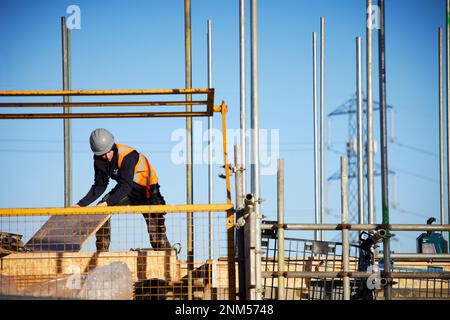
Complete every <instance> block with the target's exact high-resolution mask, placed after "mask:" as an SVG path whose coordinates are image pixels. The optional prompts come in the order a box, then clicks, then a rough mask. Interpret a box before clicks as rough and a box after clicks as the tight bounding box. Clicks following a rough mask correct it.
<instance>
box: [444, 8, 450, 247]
mask: <svg viewBox="0 0 450 320" xmlns="http://www.w3.org/2000/svg"><path fill="white" fill-rule="evenodd" d="M445 11H446V15H445V25H446V28H445V30H446V34H445V49H446V52H445V65H446V68H445V80H446V81H445V83H446V91H447V206H448V209H447V214H448V218H447V223H450V71H449V68H450V21H449V20H450V0H447V1H446V6H445ZM448 239H449V240H450V231H449V232H448Z"/></svg>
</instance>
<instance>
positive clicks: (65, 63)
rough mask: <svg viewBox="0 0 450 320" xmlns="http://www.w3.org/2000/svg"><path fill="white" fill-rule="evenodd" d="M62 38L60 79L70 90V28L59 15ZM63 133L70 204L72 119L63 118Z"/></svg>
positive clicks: (67, 109)
mask: <svg viewBox="0 0 450 320" xmlns="http://www.w3.org/2000/svg"><path fill="white" fill-rule="evenodd" d="M61 39H62V41H61V42H62V80H63V90H70V88H71V84H70V80H71V74H70V73H71V70H70V64H71V61H70V30H69V29H67V26H66V17H61ZM63 101H64V102H66V103H67V102H71V101H72V97H70V96H64V97H63ZM64 113H72V108H71V107H64ZM63 132H64V133H63V134H64V206H65V207H70V206H71V205H72V120H71V119H64V120H63Z"/></svg>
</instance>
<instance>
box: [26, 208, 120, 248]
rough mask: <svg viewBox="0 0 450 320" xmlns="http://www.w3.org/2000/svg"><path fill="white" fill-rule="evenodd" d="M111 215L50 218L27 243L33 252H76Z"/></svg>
mask: <svg viewBox="0 0 450 320" xmlns="http://www.w3.org/2000/svg"><path fill="white" fill-rule="evenodd" d="M110 217H111V215H108V214H103V215H90V216H87V215H70V216H52V217H50V219H48V220H47V222H46V223H45V224H44V225H43V226H42V227H41V228H40V229H39V230H38V231H37V232H36V234H35V235H34V236H33V237H32V238H31V239H30V240H29V241H28V242H27V244H26V245H25V247H27V248H30V249H32V250H33V251H52V252H78V251H80V250H81V247H82V246H83V244H84V243H85V242H86V241H87V240H88V239H89V238H90V237H91V236H92V235H93V234H95V233H96V232H97V231H98V230H99V229H100V228H101V226H102V225H103V224H104V223H105V222H106V221H107V220H108V219H109V218H110Z"/></svg>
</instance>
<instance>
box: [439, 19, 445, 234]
mask: <svg viewBox="0 0 450 320" xmlns="http://www.w3.org/2000/svg"><path fill="white" fill-rule="evenodd" d="M442 33H443V30H442V28H439V173H440V174H439V177H440V179H439V185H440V193H439V203H440V209H441V224H445V195H444V193H445V186H444V113H443V112H444V92H443V83H444V79H443V53H442V49H443V38H442ZM442 234H444V232H442Z"/></svg>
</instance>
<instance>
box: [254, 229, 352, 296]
mask: <svg viewBox="0 0 450 320" xmlns="http://www.w3.org/2000/svg"><path fill="white" fill-rule="evenodd" d="M277 243H278V239H277V238H276V237H273V236H270V235H263V237H262V248H263V250H264V251H265V256H264V257H263V263H262V265H263V266H262V269H263V271H277V250H278V248H277ZM351 251H352V252H351V254H350V268H351V270H354V271H356V270H357V267H358V258H357V253H358V247H356V246H351ZM341 255H342V244H340V243H336V242H325V241H312V240H305V239H294V238H285V270H286V271H313V272H314V271H342V262H341V261H342V260H341ZM277 282H278V281H277V279H276V278H265V279H264V280H263V287H264V298H265V299H276V298H277V296H276V295H277ZM285 282H286V286H285V287H286V289H285V297H286V299H287V300H341V299H342V298H343V284H342V279H339V278H322V279H321V278H287V279H286V280H285ZM356 284H357V281H356V280H352V281H351V287H352V289H353V290H352V291H354V288H356Z"/></svg>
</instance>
